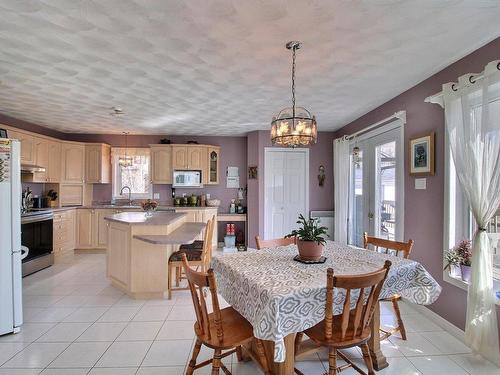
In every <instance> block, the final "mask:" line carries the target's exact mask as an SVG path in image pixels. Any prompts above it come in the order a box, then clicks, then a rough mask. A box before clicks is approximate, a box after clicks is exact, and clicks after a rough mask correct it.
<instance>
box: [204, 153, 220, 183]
mask: <svg viewBox="0 0 500 375" xmlns="http://www.w3.org/2000/svg"><path fill="white" fill-rule="evenodd" d="M219 163H220V147H216V146H209V147H208V168H207V182H206V183H207V184H208V185H218V184H219Z"/></svg>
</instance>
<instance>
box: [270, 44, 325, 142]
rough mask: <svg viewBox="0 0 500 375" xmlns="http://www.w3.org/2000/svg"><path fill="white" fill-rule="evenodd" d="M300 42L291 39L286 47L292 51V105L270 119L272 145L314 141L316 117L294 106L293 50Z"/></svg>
mask: <svg viewBox="0 0 500 375" xmlns="http://www.w3.org/2000/svg"><path fill="white" fill-rule="evenodd" d="M300 47H301V43H300V42H296V41H292V42H288V43H287V44H286V48H287V49H289V50H291V51H292V107H289V108H285V109H282V110H281V111H280V112H279V113H278V115H277V116H276V117H273V120H272V121H271V141H272V143H273V145H280V146H286V147H297V146H307V145H311V144H314V143H316V141H317V139H318V129H317V124H316V118H315V117H314V116H313V115H311V112H309V111H308V110H307V109H305V108H303V107H296V106H295V52H296V51H297V50H298V49H299V48H300Z"/></svg>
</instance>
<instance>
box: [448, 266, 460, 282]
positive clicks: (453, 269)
mask: <svg viewBox="0 0 500 375" xmlns="http://www.w3.org/2000/svg"><path fill="white" fill-rule="evenodd" d="M450 276H451V277H455V278H458V279H460V278H462V270H461V269H460V266H457V265H455V264H450Z"/></svg>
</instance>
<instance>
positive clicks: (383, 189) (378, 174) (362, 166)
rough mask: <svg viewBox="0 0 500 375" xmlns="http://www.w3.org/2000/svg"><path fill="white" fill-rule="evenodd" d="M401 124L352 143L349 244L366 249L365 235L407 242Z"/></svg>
mask: <svg viewBox="0 0 500 375" xmlns="http://www.w3.org/2000/svg"><path fill="white" fill-rule="evenodd" d="M397 125H398V124H389V125H387V128H385V127H384V128H385V131H384V128H382V129H377V130H376V131H374V132H373V133H367V134H365V135H364V136H362V137H359V139H355V140H353V141H352V147H355V146H357V147H358V148H359V154H358V157H354V156H352V157H351V181H350V189H349V202H350V204H349V208H350V210H349V211H350V214H349V223H350V225H349V243H350V244H352V245H356V246H363V233H364V232H368V234H369V235H371V236H376V237H379V238H387V239H390V240H402V239H403V235H404V234H403V231H404V227H403V205H404V155H403V129H402V127H401V126H397Z"/></svg>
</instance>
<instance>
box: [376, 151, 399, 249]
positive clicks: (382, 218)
mask: <svg viewBox="0 0 500 375" xmlns="http://www.w3.org/2000/svg"><path fill="white" fill-rule="evenodd" d="M375 168H376V173H375V207H374V209H375V212H374V214H375V215H374V216H375V217H374V219H375V223H374V224H375V235H376V236H377V237H380V238H386V239H389V240H394V239H395V233H396V231H395V229H396V142H395V141H393V142H389V143H385V144H382V145H379V146H377V147H376V148H375Z"/></svg>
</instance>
